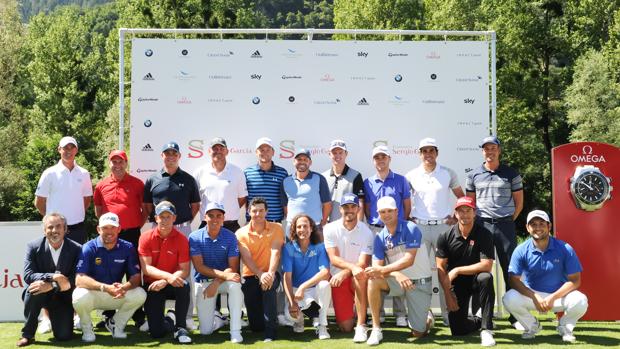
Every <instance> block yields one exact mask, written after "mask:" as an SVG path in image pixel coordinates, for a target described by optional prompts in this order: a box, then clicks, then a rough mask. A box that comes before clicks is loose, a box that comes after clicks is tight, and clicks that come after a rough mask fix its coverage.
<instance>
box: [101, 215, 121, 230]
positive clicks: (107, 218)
mask: <svg viewBox="0 0 620 349" xmlns="http://www.w3.org/2000/svg"><path fill="white" fill-rule="evenodd" d="M107 225H112V226H115V227H120V226H121V223H120V220H119V219H118V216H117V215H116V213H112V212H108V213H106V214H104V215H102V216H101V217H99V227H105V226H107Z"/></svg>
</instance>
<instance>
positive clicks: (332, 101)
mask: <svg viewBox="0 0 620 349" xmlns="http://www.w3.org/2000/svg"><path fill="white" fill-rule="evenodd" d="M312 103H313V104H317V105H326V104H331V105H335V104H338V103H340V98H334V99H322V100H316V101H312Z"/></svg>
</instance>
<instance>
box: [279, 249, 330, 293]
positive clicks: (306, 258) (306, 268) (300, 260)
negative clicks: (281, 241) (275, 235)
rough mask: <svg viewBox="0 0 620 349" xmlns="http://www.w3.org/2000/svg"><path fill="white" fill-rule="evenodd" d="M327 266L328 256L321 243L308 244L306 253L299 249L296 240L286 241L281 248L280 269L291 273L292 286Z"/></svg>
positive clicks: (297, 285)
mask: <svg viewBox="0 0 620 349" xmlns="http://www.w3.org/2000/svg"><path fill="white" fill-rule="evenodd" d="M328 268H329V258H328V257H327V252H326V251H325V246H324V245H323V243H318V244H316V245H312V244H310V245H309V246H308V249H307V250H306V253H303V252H302V251H301V248H300V247H299V245H298V244H297V242H296V241H291V242H287V243H286V245H284V247H283V248H282V271H284V272H285V273H292V279H293V287H299V286H300V285H301V284H303V283H304V282H306V281H307V280H309V279H311V278H312V277H313V276H314V275H316V274H317V273H318V272H320V271H321V270H323V269H328Z"/></svg>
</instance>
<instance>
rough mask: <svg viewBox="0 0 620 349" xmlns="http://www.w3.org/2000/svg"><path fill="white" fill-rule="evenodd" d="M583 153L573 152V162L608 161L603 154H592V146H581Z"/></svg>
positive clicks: (571, 157) (571, 159) (571, 158)
mask: <svg viewBox="0 0 620 349" xmlns="http://www.w3.org/2000/svg"><path fill="white" fill-rule="evenodd" d="M581 153H582V154H581V155H577V154H573V155H571V156H570V161H571V162H595V163H596V162H606V161H605V157H604V156H603V155H596V154H592V146H590V145H584V146H583V148H581Z"/></svg>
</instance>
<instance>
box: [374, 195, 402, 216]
mask: <svg viewBox="0 0 620 349" xmlns="http://www.w3.org/2000/svg"><path fill="white" fill-rule="evenodd" d="M397 208H398V207H396V200H394V198H393V197H391V196H384V197H382V198H380V199H379V200H377V212H379V211H381V210H385V209H392V210H395V209H397Z"/></svg>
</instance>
